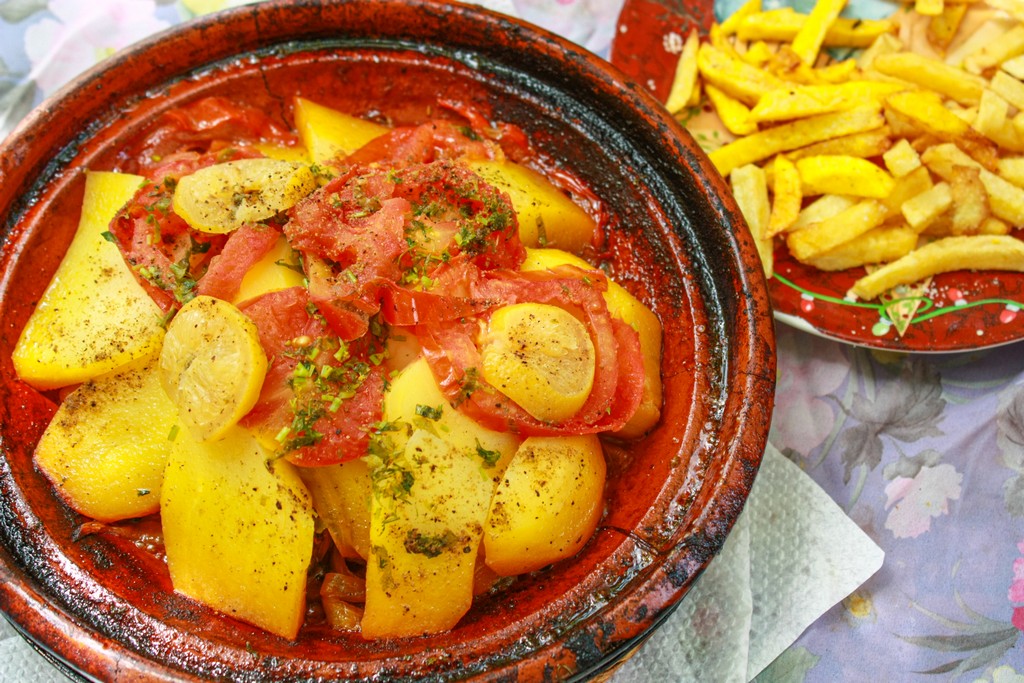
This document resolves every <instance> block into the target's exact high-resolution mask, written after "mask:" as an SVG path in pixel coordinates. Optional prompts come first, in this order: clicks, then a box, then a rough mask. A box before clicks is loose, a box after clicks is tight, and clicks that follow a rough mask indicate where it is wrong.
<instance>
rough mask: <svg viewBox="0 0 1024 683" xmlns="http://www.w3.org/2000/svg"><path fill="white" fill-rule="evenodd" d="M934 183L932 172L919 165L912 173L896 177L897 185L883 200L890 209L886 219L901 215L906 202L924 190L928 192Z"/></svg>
mask: <svg viewBox="0 0 1024 683" xmlns="http://www.w3.org/2000/svg"><path fill="white" fill-rule="evenodd" d="M934 185H935V183H934V182H933V181H932V175H931V173H929V172H928V169H927V168H925V167H924V166H919V167H917V168H916V169H914V170H913V171H911V172H910V173H908V174H906V175H903V176H900V177H899V178H896V185H895V187H893V190H892V192H890V193H889V196H887V197H886V198H885V199H883V200H882V203H883V204H885V206H886V208H888V210H889V213H888V214H887V215H886V219H890V218H893V217H895V216H899V215H901V214H902V213H903V204H904V203H905V202H907V201H908V200H910V199H913V198H914V197H916V196H917V195H919V194H921V193H922V192H927V191H928V190H930V189H932V187H934Z"/></svg>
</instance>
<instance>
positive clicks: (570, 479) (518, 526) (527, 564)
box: [483, 434, 606, 576]
mask: <svg viewBox="0 0 1024 683" xmlns="http://www.w3.org/2000/svg"><path fill="white" fill-rule="evenodd" d="M605 475H606V466H605V461H604V453H603V451H602V448H601V442H600V440H598V438H597V437H596V436H594V435H592V434H588V435H582V436H563V437H530V438H528V439H526V440H524V441H523V443H522V445H521V446H520V447H519V450H518V451H517V452H516V455H515V457H514V458H512V462H510V463H509V465H508V469H506V470H505V477H504V478H503V479H502V481H501V483H500V484H499V485H498V487H497V490H496V491H495V494H494V498H493V500H492V501H491V504H490V510H489V512H488V515H487V523H486V524H485V526H484V541H483V543H484V559H485V561H486V562H487V566H488V567H490V568H491V569H492V570H494V571H495V572H496V573H498V574H499V575H501V576H512V575H516V574H524V573H527V572H532V571H537V570H538V569H542V568H544V567H545V566H547V565H549V564H551V563H553V562H557V561H558V560H562V559H565V558H567V557H571V556H572V555H575V554H576V553H577V552H578V551H579V550H580V548H582V547H583V545H584V544H585V543H586V542H587V540H589V538H590V536H591V535H592V534H593V533H594V529H595V528H596V527H597V523H598V520H600V518H601V512H602V508H603V505H604V483H605ZM538 491H544V495H538Z"/></svg>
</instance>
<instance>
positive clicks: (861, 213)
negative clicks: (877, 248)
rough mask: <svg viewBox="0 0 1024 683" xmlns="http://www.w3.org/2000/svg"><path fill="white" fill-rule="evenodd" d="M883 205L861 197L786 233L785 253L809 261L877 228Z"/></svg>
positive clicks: (802, 260)
mask: <svg viewBox="0 0 1024 683" xmlns="http://www.w3.org/2000/svg"><path fill="white" fill-rule="evenodd" d="M885 213H886V210H885V205H883V204H882V203H881V202H879V201H878V200H875V199H865V200H862V201H860V202H857V203H856V204H854V205H853V206H851V207H850V208H848V209H846V210H845V211H842V212H840V213H838V214H836V215H835V216H833V217H832V218H831V219H829V220H828V221H825V222H822V223H814V224H812V225H808V226H807V227H806V228H803V229H802V230H796V231H793V232H788V233H786V245H787V246H788V247H789V253H790V254H792V255H793V258H795V259H796V260H798V261H801V262H809V261H810V260H811V259H814V258H816V257H818V256H821V255H822V254H824V253H825V252H827V251H830V250H832V249H835V248H836V247H838V246H839V245H840V244H845V243H846V242H849V241H851V240H853V239H856V238H858V237H860V236H861V235H863V234H864V233H866V232H867V231H868V230H871V229H873V228H877V227H878V226H879V225H881V224H882V221H883V220H884V219H885Z"/></svg>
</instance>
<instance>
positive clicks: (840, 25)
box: [736, 7, 896, 47]
mask: <svg viewBox="0 0 1024 683" xmlns="http://www.w3.org/2000/svg"><path fill="white" fill-rule="evenodd" d="M806 21H807V15H806V14H800V13H798V12H796V11H794V10H793V9H792V8H789V7H784V8H781V9H774V10H766V11H764V12H757V13H754V14H751V15H749V16H746V17H744V18H743V19H742V20H741V21H740V22H739V25H738V26H737V27H736V37H737V38H739V39H740V40H745V41H755V40H768V41H772V42H780V43H781V42H785V43H788V42H791V41H792V40H793V39H794V38H796V35H797V33H799V31H800V28H801V27H802V26H803V25H804V24H805V23H806ZM895 29H896V25H895V24H894V23H893V22H892V21H891V20H889V19H881V20H872V19H846V18H843V17H840V18H838V19H836V20H835V21H834V22H832V24H831V25H830V26H829V27H828V30H827V31H826V32H825V38H824V40H823V42H822V44H823V45H824V46H825V47H868V46H869V45H871V43H873V42H875V39H876V38H878V36H880V35H883V34H886V33H891V32H892V31H894V30H895Z"/></svg>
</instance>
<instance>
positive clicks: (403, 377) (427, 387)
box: [383, 357, 520, 476]
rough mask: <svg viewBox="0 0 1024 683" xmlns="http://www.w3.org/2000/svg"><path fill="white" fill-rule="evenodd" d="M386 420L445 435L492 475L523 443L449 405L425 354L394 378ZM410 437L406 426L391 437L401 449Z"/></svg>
mask: <svg viewBox="0 0 1024 683" xmlns="http://www.w3.org/2000/svg"><path fill="white" fill-rule="evenodd" d="M383 419H384V423H385V424H398V425H413V427H416V428H419V429H427V430H428V431H432V432H433V433H435V434H439V435H443V436H444V439H445V441H447V442H448V443H450V444H452V446H454V447H455V448H456V449H458V450H459V451H461V452H462V453H466V454H468V455H470V456H472V457H474V458H477V459H478V461H479V462H480V464H482V465H483V466H484V467H485V469H486V471H487V472H489V473H491V474H492V476H500V474H501V472H502V471H504V469H505V465H507V464H508V461H509V460H510V459H511V458H512V456H513V455H515V452H516V448H518V447H519V442H520V439H519V438H518V437H516V436H515V435H514V434H510V433H507V432H495V431H492V430H490V429H487V428H485V427H481V426H480V425H478V424H477V423H476V422H474V421H473V420H471V419H470V418H468V417H466V416H465V415H463V414H462V413H460V412H459V411H458V410H456V409H455V408H452V407H451V406H450V405H448V401H447V399H445V397H444V394H442V393H441V388H440V387H439V386H438V385H437V380H435V379H434V374H433V372H431V370H430V366H429V365H428V364H427V361H426V360H425V359H423V358H422V357H421V358H418V359H417V360H415V361H414V362H412V363H411V364H410V365H408V366H407V367H406V368H405V369H404V370H402V371H401V372H400V373H399V374H398V375H397V376H395V377H394V379H393V380H392V381H391V384H390V385H389V387H388V391H387V393H386V394H385V395H384V416H383ZM408 438H409V435H408V433H407V430H405V429H400V430H398V431H395V432H391V433H389V434H388V440H389V441H390V442H391V444H392V445H393V447H394V448H395V449H396V450H398V451H401V450H403V449H404V448H405V442H406V440H407V439H408Z"/></svg>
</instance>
